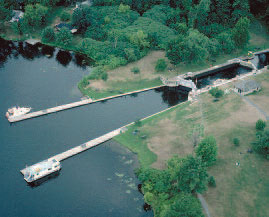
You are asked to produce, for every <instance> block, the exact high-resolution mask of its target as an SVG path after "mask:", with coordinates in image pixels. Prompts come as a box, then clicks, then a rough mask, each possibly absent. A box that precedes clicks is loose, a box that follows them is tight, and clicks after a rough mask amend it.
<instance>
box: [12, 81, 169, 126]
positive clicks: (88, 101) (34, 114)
mask: <svg viewBox="0 0 269 217" xmlns="http://www.w3.org/2000/svg"><path fill="white" fill-rule="evenodd" d="M163 86H164V85H160V86H155V87H150V88H145V89H142V90H136V91H132V92H128V93H124V94H118V95H115V96H109V97H105V98H102V99H98V100H92V99H84V100H80V101H77V102H73V103H69V104H65V105H60V106H56V107H53V108H48V109H45V110H41V111H36V112H31V113H28V114H25V115H20V116H15V117H9V118H8V121H9V122H10V123H13V122H18V121H23V120H26V119H30V118H35V117H39V116H42V115H47V114H51V113H55V112H59V111H63V110H67V109H71V108H75V107H79V106H83V105H88V104H91V103H96V102H101V101H105V100H109V99H114V98H118V97H122V96H127V95H131V94H134V93H141V92H145V91H149V90H153V89H157V88H160V87H163Z"/></svg>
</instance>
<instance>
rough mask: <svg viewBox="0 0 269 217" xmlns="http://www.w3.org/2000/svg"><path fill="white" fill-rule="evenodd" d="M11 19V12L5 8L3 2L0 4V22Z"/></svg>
mask: <svg viewBox="0 0 269 217" xmlns="http://www.w3.org/2000/svg"><path fill="white" fill-rule="evenodd" d="M11 17H12V10H11V9H9V8H7V7H6V5H5V3H4V1H1V2H0V22H4V21H8V20H10V19H11Z"/></svg>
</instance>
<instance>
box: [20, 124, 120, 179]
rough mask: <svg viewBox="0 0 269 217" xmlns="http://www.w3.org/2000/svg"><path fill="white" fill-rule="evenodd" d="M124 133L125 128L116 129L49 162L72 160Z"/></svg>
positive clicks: (23, 170)
mask: <svg viewBox="0 0 269 217" xmlns="http://www.w3.org/2000/svg"><path fill="white" fill-rule="evenodd" d="M123 131H124V127H123V128H119V129H116V130H113V131H111V132H109V133H107V134H105V135H103V136H100V137H98V138H96V139H93V140H91V141H89V142H86V143H83V144H82V145H79V146H76V147H74V148H71V149H69V150H67V151H65V152H63V153H60V154H57V155H55V156H53V157H50V158H49V159H48V160H52V159H55V160H57V161H63V160H65V159H67V158H70V157H72V156H74V155H77V154H79V153H81V152H83V151H86V150H88V149H90V148H93V147H95V146H97V145H99V144H101V143H103V142H106V141H108V140H110V139H112V138H113V137H114V136H117V135H119V134H120V133H121V132H123ZM37 164H39V163H37ZM37 164H36V165H37ZM25 170H26V168H24V169H22V170H21V171H20V172H21V173H22V174H23V175H24V173H25Z"/></svg>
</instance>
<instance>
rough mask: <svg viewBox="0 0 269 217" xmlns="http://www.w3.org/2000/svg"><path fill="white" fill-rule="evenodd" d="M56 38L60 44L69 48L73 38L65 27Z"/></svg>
mask: <svg viewBox="0 0 269 217" xmlns="http://www.w3.org/2000/svg"><path fill="white" fill-rule="evenodd" d="M56 38H57V43H58V44H60V45H63V46H67V45H69V44H70V43H71V41H72V38H73V36H72V34H71V32H70V30H69V29H67V28H65V27H63V28H61V29H60V30H59V32H58V33H57V35H56Z"/></svg>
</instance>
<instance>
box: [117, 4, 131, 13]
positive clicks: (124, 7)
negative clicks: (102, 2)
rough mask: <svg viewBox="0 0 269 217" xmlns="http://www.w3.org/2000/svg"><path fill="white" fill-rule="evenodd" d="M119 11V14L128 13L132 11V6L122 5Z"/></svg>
mask: <svg viewBox="0 0 269 217" xmlns="http://www.w3.org/2000/svg"><path fill="white" fill-rule="evenodd" d="M118 11H119V13H128V12H129V11H130V6H129V5H124V4H122V3H121V4H120V6H119V10H118Z"/></svg>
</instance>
